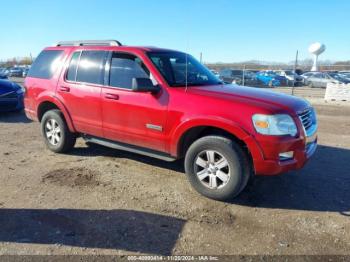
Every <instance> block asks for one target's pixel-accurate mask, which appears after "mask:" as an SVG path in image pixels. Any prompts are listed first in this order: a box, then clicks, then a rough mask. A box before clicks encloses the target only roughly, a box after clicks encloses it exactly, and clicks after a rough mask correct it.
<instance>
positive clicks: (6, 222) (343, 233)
mask: <svg viewBox="0 0 350 262" xmlns="http://www.w3.org/2000/svg"><path fill="white" fill-rule="evenodd" d="M313 103H314V105H315V107H316V109H317V111H318V114H319V124H320V128H319V142H320V146H319V148H318V151H317V153H316V154H315V156H314V157H313V158H312V160H311V161H310V162H309V163H308V164H307V166H306V167H305V168H304V169H303V170H300V171H297V172H290V173H288V174H284V175H282V176H277V177H257V178H256V179H255V180H254V182H253V183H252V184H251V185H250V186H249V187H248V189H247V190H246V191H245V192H244V193H243V194H242V195H241V196H240V197H239V198H238V199H236V200H234V201H232V202H229V203H223V202H217V201H213V200H209V199H206V198H204V197H202V196H200V195H198V194H197V193H196V192H195V191H194V190H193V189H191V187H190V185H189V183H188V182H187V180H186V177H185V175H184V174H183V167H182V165H183V163H182V162H181V161H177V162H174V163H167V162H162V161H158V160H155V159H152V158H148V157H144V156H139V155H136V154H130V153H125V152H121V151H116V150H112V149H108V148H104V147H100V146H95V145H86V144H85V142H84V141H83V140H81V139H79V140H78V143H77V145H76V148H75V149H74V151H72V152H71V153H70V154H67V155H59V154H54V153H52V152H50V151H48V150H47V149H46V148H45V146H44V143H43V141H42V138H41V136H40V129H39V125H38V123H34V122H30V121H29V120H27V119H26V118H25V116H24V114H23V113H10V114H1V115H0V167H1V168H0V181H1V186H0V225H1V227H0V254H115V255H120V254H123V255H125V254H135V253H140V254H157V255H159V254H182V255H185V254H192V255H225V254H250V255H254V254H265V255H280V254H317V255H323V254H328V255H335V254H339V255H340V254H342V255H350V233H349V232H350V202H349V200H350V190H349V189H350V164H349V162H350V131H349V130H350V120H349V115H350V106H347V105H345V104H342V105H337V104H332V103H331V104H330V103H328V104H325V103H323V102H322V100H315V101H313Z"/></svg>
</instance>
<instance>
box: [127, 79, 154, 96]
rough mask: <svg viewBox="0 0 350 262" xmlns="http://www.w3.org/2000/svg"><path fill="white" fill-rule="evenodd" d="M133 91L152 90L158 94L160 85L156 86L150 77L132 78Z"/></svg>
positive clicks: (151, 91)
mask: <svg viewBox="0 0 350 262" xmlns="http://www.w3.org/2000/svg"><path fill="white" fill-rule="evenodd" d="M132 91H134V92H150V93H152V94H156V93H158V92H159V91H160V87H159V86H154V85H153V82H152V80H151V79H149V78H135V77H134V78H133V79H132Z"/></svg>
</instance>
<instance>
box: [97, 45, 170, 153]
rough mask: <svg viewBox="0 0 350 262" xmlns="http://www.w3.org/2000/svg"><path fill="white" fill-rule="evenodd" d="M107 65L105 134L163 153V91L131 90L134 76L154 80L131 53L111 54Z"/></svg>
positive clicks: (103, 95)
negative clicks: (152, 92)
mask: <svg viewBox="0 0 350 262" xmlns="http://www.w3.org/2000/svg"><path fill="white" fill-rule="evenodd" d="M107 68H110V70H109V74H108V75H107V77H106V78H107V82H106V83H105V87H104V88H103V89H102V112H103V113H102V114H103V133H104V137H105V138H107V139H110V140H114V141H118V142H123V143H127V144H132V145H137V146H140V147H144V148H150V149H153V150H157V151H163V152H164V151H165V135H164V127H165V124H166V117H167V108H168V93H167V92H166V90H164V89H162V90H161V91H160V92H159V93H158V94H151V93H147V92H134V91H132V90H131V87H132V79H133V78H151V79H153V77H152V76H151V74H150V71H149V69H148V68H146V66H145V65H144V63H143V62H142V60H141V59H140V58H138V57H136V56H135V55H133V54H130V53H121V52H113V53H111V54H110V58H109V61H108V64H107ZM153 81H155V80H153ZM154 83H155V82H154Z"/></svg>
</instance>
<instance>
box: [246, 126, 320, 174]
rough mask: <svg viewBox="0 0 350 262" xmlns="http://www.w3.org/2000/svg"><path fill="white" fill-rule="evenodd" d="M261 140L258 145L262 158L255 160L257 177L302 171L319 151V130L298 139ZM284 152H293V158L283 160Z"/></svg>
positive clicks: (265, 138) (269, 138)
mask: <svg viewBox="0 0 350 262" xmlns="http://www.w3.org/2000/svg"><path fill="white" fill-rule="evenodd" d="M259 138H260V139H259ZM259 138H258V139H257V143H256V144H257V145H258V146H259V148H260V152H261V157H259V158H254V159H253V162H254V168H255V174H256V175H279V174H281V173H285V172H288V171H291V170H297V169H300V168H302V167H304V165H305V164H306V163H307V161H308V160H309V159H310V158H311V157H312V155H313V154H314V153H315V152H316V149H317V128H315V129H314V130H313V132H312V133H309V134H307V135H306V134H305V135H302V136H300V137H298V138H290V137H282V138H278V137H270V136H269V137H264V136H261V137H259ZM284 152H293V156H292V157H291V158H290V159H281V157H280V154H281V153H284Z"/></svg>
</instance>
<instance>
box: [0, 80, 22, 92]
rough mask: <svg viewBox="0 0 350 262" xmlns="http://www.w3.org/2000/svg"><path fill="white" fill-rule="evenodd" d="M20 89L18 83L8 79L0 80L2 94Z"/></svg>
mask: <svg viewBox="0 0 350 262" xmlns="http://www.w3.org/2000/svg"><path fill="white" fill-rule="evenodd" d="M18 89H20V86H18V85H17V84H15V83H13V82H11V81H8V80H0V96H1V95H3V94H7V93H9V92H13V91H17V90H18Z"/></svg>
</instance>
